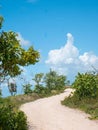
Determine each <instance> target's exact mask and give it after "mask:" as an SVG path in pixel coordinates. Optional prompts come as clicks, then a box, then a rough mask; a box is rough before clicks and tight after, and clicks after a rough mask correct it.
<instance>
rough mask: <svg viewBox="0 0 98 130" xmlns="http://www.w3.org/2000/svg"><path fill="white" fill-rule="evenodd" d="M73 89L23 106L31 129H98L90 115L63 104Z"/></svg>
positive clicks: (22, 108) (97, 124)
mask: <svg viewBox="0 0 98 130" xmlns="http://www.w3.org/2000/svg"><path fill="white" fill-rule="evenodd" d="M71 91H72V90H71V89H66V91H65V92H64V93H62V94H60V95H56V96H52V97H49V98H43V99H39V100H36V101H34V102H30V103H26V104H24V105H22V106H21V108H20V109H21V110H22V111H24V112H25V114H26V115H27V119H28V122H29V126H30V127H29V130H98V123H97V122H95V121H91V120H89V119H88V115H87V114H85V113H83V112H81V111H78V110H74V109H70V108H68V107H65V106H63V105H61V100H63V99H64V98H65V97H66V96H68V95H69V94H70V93H71Z"/></svg>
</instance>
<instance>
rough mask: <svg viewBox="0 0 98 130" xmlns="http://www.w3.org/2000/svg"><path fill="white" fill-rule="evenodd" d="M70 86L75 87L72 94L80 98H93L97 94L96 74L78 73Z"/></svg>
mask: <svg viewBox="0 0 98 130" xmlns="http://www.w3.org/2000/svg"><path fill="white" fill-rule="evenodd" d="M72 86H73V88H75V89H76V91H75V93H74V94H75V95H77V96H78V97H79V98H80V99H82V98H85V97H88V98H95V97H96V96H97V95H98V75H94V74H92V73H83V74H80V73H78V75H77V76H76V79H75V81H74V83H73V85H72Z"/></svg>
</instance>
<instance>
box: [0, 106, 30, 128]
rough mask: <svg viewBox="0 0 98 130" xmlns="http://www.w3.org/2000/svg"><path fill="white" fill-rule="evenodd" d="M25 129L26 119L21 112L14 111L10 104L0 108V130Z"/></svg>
mask: <svg viewBox="0 0 98 130" xmlns="http://www.w3.org/2000/svg"><path fill="white" fill-rule="evenodd" d="M27 129H28V128H27V118H26V116H25V114H24V113H23V112H22V111H18V110H17V111H15V110H14V107H13V105H11V104H9V105H3V106H1V107H0V130H27Z"/></svg>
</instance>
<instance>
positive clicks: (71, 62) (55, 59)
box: [46, 33, 98, 77]
mask: <svg viewBox="0 0 98 130" xmlns="http://www.w3.org/2000/svg"><path fill="white" fill-rule="evenodd" d="M73 43H74V38H73V36H72V34H71V33H68V34H67V43H66V44H65V46H63V47H61V48H60V49H55V50H51V51H50V52H49V54H48V59H47V60H46V64H49V65H50V67H51V68H52V69H54V70H56V71H58V72H60V73H63V74H65V75H67V76H68V77H70V76H71V77H74V76H75V75H76V74H77V72H86V71H90V70H91V69H92V67H91V66H92V65H93V66H95V67H96V66H98V56H96V55H95V54H93V53H91V52H85V53H84V54H82V55H80V53H79V49H78V48H77V47H75V46H74V45H73Z"/></svg>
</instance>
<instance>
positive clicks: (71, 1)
mask: <svg viewBox="0 0 98 130" xmlns="http://www.w3.org/2000/svg"><path fill="white" fill-rule="evenodd" d="M0 15H2V16H4V19H5V21H4V25H3V30H5V31H9V30H13V31H15V32H17V33H18V34H19V39H20V40H21V44H22V46H23V47H24V48H27V47H29V46H30V45H33V46H34V48H35V49H37V50H38V51H40V54H41V59H40V62H39V63H37V64H36V65H34V66H32V67H30V68H25V70H24V71H25V72H24V75H25V78H26V79H30V77H31V76H34V74H35V73H40V72H44V73H46V72H48V71H49V68H50V67H51V68H53V69H54V70H56V71H58V72H59V73H63V74H65V75H67V77H68V79H70V80H73V78H74V76H75V75H76V74H77V72H78V71H80V72H85V71H89V70H90V69H92V68H91V65H93V66H95V67H96V68H98V51H97V49H98V0H0Z"/></svg>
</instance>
